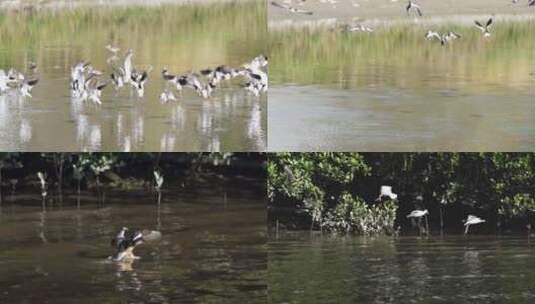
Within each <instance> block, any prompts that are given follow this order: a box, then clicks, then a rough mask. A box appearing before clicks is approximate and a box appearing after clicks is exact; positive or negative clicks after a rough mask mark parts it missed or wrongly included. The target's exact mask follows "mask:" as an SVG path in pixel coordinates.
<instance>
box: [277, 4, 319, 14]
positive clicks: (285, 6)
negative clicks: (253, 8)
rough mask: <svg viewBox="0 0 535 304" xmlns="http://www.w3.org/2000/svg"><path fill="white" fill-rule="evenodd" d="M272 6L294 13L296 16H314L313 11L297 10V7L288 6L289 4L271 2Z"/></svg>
mask: <svg viewBox="0 0 535 304" xmlns="http://www.w3.org/2000/svg"><path fill="white" fill-rule="evenodd" d="M271 5H273V6H275V7H278V8H282V9H285V10H288V11H290V12H292V13H294V14H301V15H312V12H311V11H307V10H302V9H299V8H295V7H293V6H290V5H287V4H283V3H278V2H275V1H271Z"/></svg>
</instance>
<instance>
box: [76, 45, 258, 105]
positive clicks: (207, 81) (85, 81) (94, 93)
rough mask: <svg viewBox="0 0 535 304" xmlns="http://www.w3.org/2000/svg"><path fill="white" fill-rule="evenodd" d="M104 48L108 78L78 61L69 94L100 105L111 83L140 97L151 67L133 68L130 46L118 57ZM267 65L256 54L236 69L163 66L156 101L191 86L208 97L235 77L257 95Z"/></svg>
mask: <svg viewBox="0 0 535 304" xmlns="http://www.w3.org/2000/svg"><path fill="white" fill-rule="evenodd" d="M106 49H107V50H108V51H110V52H111V53H112V56H111V57H110V58H108V60H106V62H107V63H108V65H109V67H110V69H111V74H110V76H109V78H107V77H105V76H103V75H104V74H103V73H102V72H100V71H98V70H96V69H95V68H94V67H93V66H92V65H91V64H90V63H88V62H85V61H82V62H80V63H78V64H76V65H75V66H74V67H73V68H72V69H71V95H72V96H73V97H74V98H79V99H82V100H89V101H92V102H94V103H97V104H100V103H101V101H100V96H101V92H102V90H103V89H104V88H105V87H106V86H107V85H108V84H109V83H110V82H111V83H113V85H114V86H115V90H116V91H119V90H121V89H122V88H123V87H125V86H128V85H129V86H130V87H131V88H132V89H133V90H134V92H135V93H136V94H137V96H138V97H140V98H142V97H143V96H144V94H145V84H146V82H147V80H148V79H149V73H150V72H151V71H152V66H149V67H148V69H145V70H143V69H139V68H136V67H135V65H134V63H133V60H132V58H133V55H134V53H133V51H132V49H129V50H128V51H127V52H126V54H125V55H124V57H122V58H120V57H119V56H118V55H117V54H118V52H119V51H120V49H119V48H117V47H113V46H111V45H107V46H106ZM267 64H268V60H267V57H266V56H264V55H259V56H257V57H255V58H254V59H253V60H251V61H250V62H248V63H246V64H244V65H243V66H241V67H239V68H231V67H228V66H225V65H220V66H217V67H215V68H213V69H212V68H208V69H204V70H201V71H199V73H196V72H187V73H185V74H171V73H170V72H169V71H168V70H167V68H164V69H163V70H162V73H161V74H162V78H163V79H164V80H165V83H166V84H165V90H164V91H163V92H162V93H161V94H160V100H161V101H162V102H167V101H172V100H176V96H175V92H178V93H182V90H183V88H189V89H192V90H194V91H195V92H196V93H197V94H198V95H199V96H200V97H202V98H204V99H208V98H210V97H211V96H212V93H213V91H214V90H215V89H216V88H217V87H218V86H219V85H220V83H221V82H222V81H223V80H230V79H232V78H235V77H239V76H240V77H243V79H244V80H245V82H244V83H243V87H244V88H245V89H246V90H247V91H249V92H251V93H253V94H254V95H255V96H259V95H260V94H261V93H264V92H267V89H268V76H267V71H266V69H267Z"/></svg>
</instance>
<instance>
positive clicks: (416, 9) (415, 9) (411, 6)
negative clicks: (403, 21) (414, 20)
mask: <svg viewBox="0 0 535 304" xmlns="http://www.w3.org/2000/svg"><path fill="white" fill-rule="evenodd" d="M405 10H406V11H407V16H410V15H411V12H414V13H416V14H418V16H420V17H421V16H422V9H421V8H420V6H419V5H418V4H416V3H414V2H413V1H412V0H409V3H408V4H407V6H406V7H405Z"/></svg>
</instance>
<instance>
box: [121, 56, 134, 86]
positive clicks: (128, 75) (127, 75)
mask: <svg viewBox="0 0 535 304" xmlns="http://www.w3.org/2000/svg"><path fill="white" fill-rule="evenodd" d="M133 55H134V51H133V50H132V49H129V50H128V51H127V52H126V55H125V58H124V61H123V65H122V71H123V73H124V75H123V82H124V83H129V82H130V81H131V79H132V69H133V65H132V56H133Z"/></svg>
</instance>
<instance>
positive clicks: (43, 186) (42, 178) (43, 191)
mask: <svg viewBox="0 0 535 304" xmlns="http://www.w3.org/2000/svg"><path fill="white" fill-rule="evenodd" d="M37 178H38V179H39V183H40V184H41V196H42V197H43V198H44V197H45V196H46V195H47V192H46V175H45V174H44V173H43V172H41V171H39V172H37Z"/></svg>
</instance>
